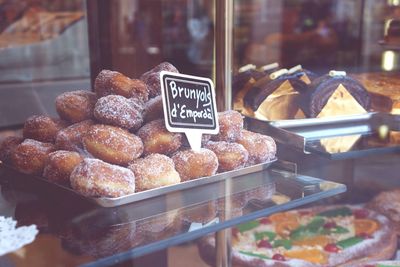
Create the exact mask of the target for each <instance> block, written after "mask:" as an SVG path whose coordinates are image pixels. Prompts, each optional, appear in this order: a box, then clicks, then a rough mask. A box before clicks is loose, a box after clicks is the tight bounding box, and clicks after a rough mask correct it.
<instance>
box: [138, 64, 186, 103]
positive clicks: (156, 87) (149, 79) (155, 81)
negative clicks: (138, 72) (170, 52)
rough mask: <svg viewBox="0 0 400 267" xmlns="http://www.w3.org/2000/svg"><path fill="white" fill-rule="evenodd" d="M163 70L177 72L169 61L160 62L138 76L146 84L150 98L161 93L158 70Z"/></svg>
mask: <svg viewBox="0 0 400 267" xmlns="http://www.w3.org/2000/svg"><path fill="white" fill-rule="evenodd" d="M163 70H165V71H170V72H175V73H179V71H178V70H177V69H176V68H175V66H174V65H172V64H171V63H169V62H162V63H160V64H159V65H157V66H155V67H154V68H152V69H151V70H149V71H148V72H146V73H144V74H143V75H142V76H141V77H140V80H142V81H143V82H144V83H145V84H146V85H147V88H148V91H149V97H150V98H153V97H156V96H158V95H161V84H160V72H161V71H163Z"/></svg>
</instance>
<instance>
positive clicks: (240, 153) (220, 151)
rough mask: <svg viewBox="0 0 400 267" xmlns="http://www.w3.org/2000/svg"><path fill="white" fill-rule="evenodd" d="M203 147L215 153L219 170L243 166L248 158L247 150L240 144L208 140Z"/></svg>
mask: <svg viewBox="0 0 400 267" xmlns="http://www.w3.org/2000/svg"><path fill="white" fill-rule="evenodd" d="M205 147H206V148H208V149H210V150H211V151H213V152H214V153H215V154H216V155H217V157H218V162H219V168H218V171H219V172H225V171H231V170H236V169H240V168H243V167H244V166H245V165H246V163H247V160H248V158H249V152H247V150H246V149H245V148H244V147H243V146H242V145H241V144H237V143H228V142H225V141H220V142H213V141H210V142H208V143H207V144H206V145H205Z"/></svg>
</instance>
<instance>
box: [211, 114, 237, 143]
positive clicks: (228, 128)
mask: <svg viewBox="0 0 400 267" xmlns="http://www.w3.org/2000/svg"><path fill="white" fill-rule="evenodd" d="M218 123H219V133H218V134H216V135H212V136H211V140H213V141H226V142H235V141H236V140H237V139H238V138H239V136H240V132H241V130H242V129H243V117H242V115H241V114H240V113H239V112H237V111H235V110H227V111H223V112H218Z"/></svg>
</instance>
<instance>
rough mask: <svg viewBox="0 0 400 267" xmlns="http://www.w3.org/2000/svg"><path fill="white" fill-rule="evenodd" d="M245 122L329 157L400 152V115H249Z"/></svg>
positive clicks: (313, 152)
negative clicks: (266, 118) (275, 118)
mask: <svg viewBox="0 0 400 267" xmlns="http://www.w3.org/2000/svg"><path fill="white" fill-rule="evenodd" d="M246 124H247V128H248V129H250V130H251V131H256V132H260V133H263V134H268V135H270V136H272V137H273V138H274V139H275V140H277V141H278V142H279V143H282V144H285V145H289V146H291V147H294V148H296V149H298V150H301V151H303V152H304V153H306V154H318V155H321V156H324V157H327V158H330V159H346V158H356V157H364V156H367V155H370V154H379V153H390V152H395V151H400V116H399V115H392V114H388V113H367V114H364V115H357V116H341V117H334V118H324V119H317V118H315V119H299V120H282V121H274V122H267V121H261V120H257V119H254V118H246ZM396 140H398V141H396Z"/></svg>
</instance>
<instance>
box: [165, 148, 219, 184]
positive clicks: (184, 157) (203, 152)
mask: <svg viewBox="0 0 400 267" xmlns="http://www.w3.org/2000/svg"><path fill="white" fill-rule="evenodd" d="M172 160H173V161H174V163H175V169H176V171H177V172H178V173H179V176H180V177H181V181H188V180H193V179H197V178H200V177H207V176H211V175H214V174H215V173H216V172H217V169H218V158H217V155H215V153H214V152H213V151H211V150H209V149H206V148H201V149H200V150H199V151H194V150H192V149H187V150H183V151H178V152H176V153H175V154H174V155H173V156H172Z"/></svg>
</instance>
